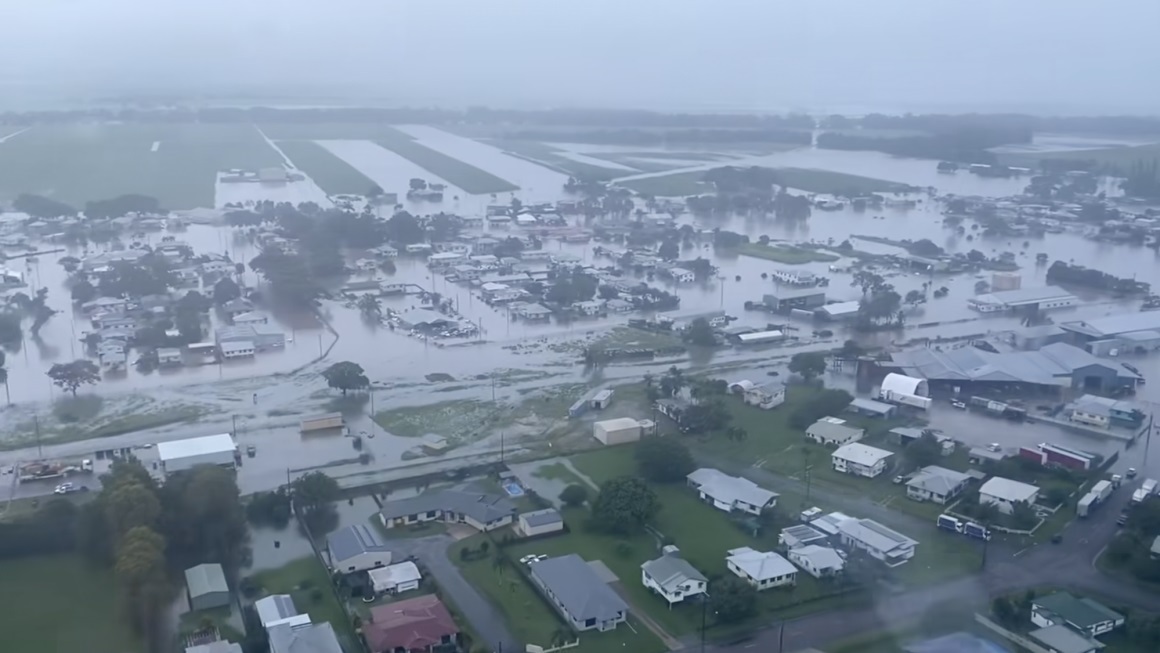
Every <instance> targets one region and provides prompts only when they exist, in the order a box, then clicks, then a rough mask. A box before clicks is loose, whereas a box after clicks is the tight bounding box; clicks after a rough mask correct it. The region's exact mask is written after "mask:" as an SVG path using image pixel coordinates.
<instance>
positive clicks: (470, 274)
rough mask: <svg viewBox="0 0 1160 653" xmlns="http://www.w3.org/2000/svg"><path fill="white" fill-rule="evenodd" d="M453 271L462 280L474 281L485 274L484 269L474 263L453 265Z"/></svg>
mask: <svg viewBox="0 0 1160 653" xmlns="http://www.w3.org/2000/svg"><path fill="white" fill-rule="evenodd" d="M451 273H453V274H454V275H455V277H456V278H457V279H459V280H460V281H474V280H475V279H478V278H479V277H480V276H482V275H483V270H481V269H479V268H477V267H476V266H474V265H466V264H464V265H454V266H452V267H451Z"/></svg>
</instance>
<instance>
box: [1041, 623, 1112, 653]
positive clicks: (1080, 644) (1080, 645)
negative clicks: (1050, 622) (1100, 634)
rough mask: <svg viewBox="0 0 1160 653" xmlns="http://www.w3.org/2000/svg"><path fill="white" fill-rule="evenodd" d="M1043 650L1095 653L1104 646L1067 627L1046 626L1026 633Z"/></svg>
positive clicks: (1057, 652) (1062, 652) (1058, 652)
mask: <svg viewBox="0 0 1160 653" xmlns="http://www.w3.org/2000/svg"><path fill="white" fill-rule="evenodd" d="M1027 635H1028V637H1030V638H1031V639H1032V640H1034V641H1035V642H1036V643H1038V644H1039V646H1040V647H1041V648H1042V649H1043V650H1047V651H1051V652H1052V653H1095V652H1096V651H1098V650H1100V649H1102V648H1103V647H1104V645H1103V644H1102V643H1100V642H1098V641H1096V640H1094V639H1092V638H1091V637H1087V636H1085V635H1081V634H1079V633H1077V632H1075V631H1074V630H1072V629H1070V628H1068V627H1067V626H1048V627H1047V628H1039V629H1037V630H1033V631H1031V632H1030V633H1027Z"/></svg>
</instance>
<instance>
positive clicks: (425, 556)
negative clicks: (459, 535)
mask: <svg viewBox="0 0 1160 653" xmlns="http://www.w3.org/2000/svg"><path fill="white" fill-rule="evenodd" d="M453 543H454V540H453V539H452V538H451V536H449V535H433V536H431V537H420V538H415V539H410V540H408V539H398V540H391V542H390V545H391V548H392V550H393V551H394V552H395V553H396V554H398V555H400V556H408V555H413V556H415V557H417V558H419V560H421V561H422V562H423V565H424V566H426V567H427V569H428V570H430V572H431V575H433V576H434V577H435V580H436V581H437V582H438V583H439V587H441V588H442V589H443V594H444V596H447V597H449V598H450V599H451V601H452V602H454V603H455V605H456V606H457V607H458V608H459V610H460V611H461V612H463V616H464V617H466V618H467V620H468V621H470V622H471V625H472V627H474V628H475V632H477V633H479V636H480V637H482V638H483V639H484V640H485V641H486V643H487V645H488V646H490V647H491V650H492V651H496V653H505V652H506V653H514V652H517V651H523V650H524V647H523V645H522V644H520V643H519V640H517V639H516V638H515V637H514V636H513V635H512V634H511V632H509V631H508V628H507V620H506V619H505V617H504V615H503V613H502V612H500V611H499V610H497V609H496V607H495V606H494V605H492V604H491V602H490V601H488V599H487V598H486V597H484V596H483V595H481V594H480V593H479V592H478V591H477V590H476V589H475V588H474V587H472V585H471V583H469V582H467V579H465V578H464V577H463V574H461V573H459V568H458V567H456V566H455V565H454V564H453V563H452V562H451V560H450V559H449V558H448V557H447V548H448V547H449V546H451V545H452V544H453Z"/></svg>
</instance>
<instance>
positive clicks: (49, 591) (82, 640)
mask: <svg viewBox="0 0 1160 653" xmlns="http://www.w3.org/2000/svg"><path fill="white" fill-rule="evenodd" d="M0 591H2V592H3V598H2V599H0V605H3V607H4V609H3V610H0V638H2V640H3V643H2V644H0V650H3V651H4V652H5V653H45V652H47V651H84V652H85V653H130V652H132V651H141V642H139V641H138V640H137V638H136V637H135V636H134V635H133V633H132V631H131V630H130V629H129V626H128V623H127V622H126V620H125V618H124V616H123V615H122V614H121V611H120V608H121V601H120V597H119V596H117V584H116V582H115V581H114V580H113V573H112V571H110V570H104V569H92V568H91V567H89V566H88V565H86V564H85V563H84V562H83V561H82V560H81V559H80V558H79V557H76V556H46V557H42V558H19V559H15V560H5V561H3V562H0Z"/></svg>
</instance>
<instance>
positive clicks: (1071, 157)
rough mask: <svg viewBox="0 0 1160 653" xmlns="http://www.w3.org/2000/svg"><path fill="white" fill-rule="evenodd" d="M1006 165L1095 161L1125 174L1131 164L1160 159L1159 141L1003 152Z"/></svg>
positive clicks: (1105, 169) (1112, 170)
mask: <svg viewBox="0 0 1160 653" xmlns="http://www.w3.org/2000/svg"><path fill="white" fill-rule="evenodd" d="M999 159H1000V161H1001V162H1002V163H1004V164H1006V165H1012V166H1026V167H1029V168H1035V167H1038V166H1039V163H1040V161H1043V160H1044V159H1054V160H1061V161H1095V162H1096V167H1097V168H1100V169H1102V170H1104V171H1106V172H1110V173H1113V174H1118V175H1126V174H1127V173H1128V172H1129V171H1130V170H1131V169H1132V166H1133V165H1136V164H1138V163H1152V162H1154V161H1160V143H1152V144H1149V145H1132V146H1124V147H1108V148H1101V149H1098V150H1072V151H1065V152H1028V153H1019V154H1004V155H1001V156H1000V157H999Z"/></svg>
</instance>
